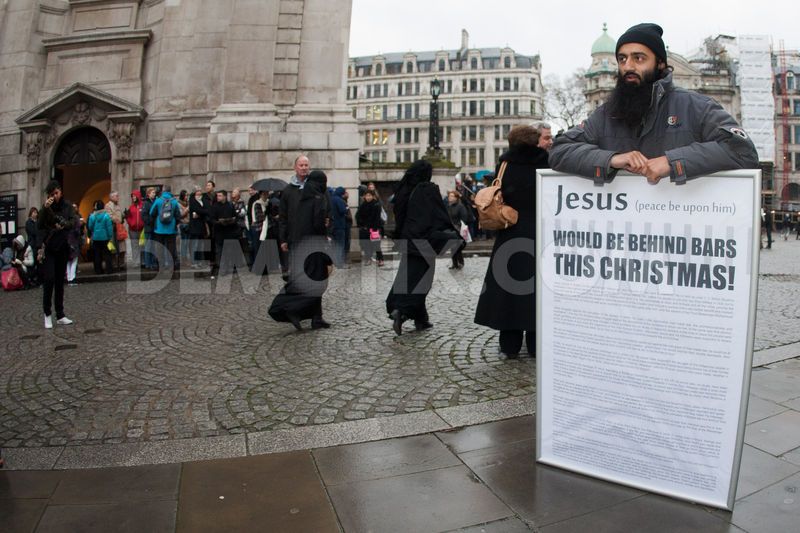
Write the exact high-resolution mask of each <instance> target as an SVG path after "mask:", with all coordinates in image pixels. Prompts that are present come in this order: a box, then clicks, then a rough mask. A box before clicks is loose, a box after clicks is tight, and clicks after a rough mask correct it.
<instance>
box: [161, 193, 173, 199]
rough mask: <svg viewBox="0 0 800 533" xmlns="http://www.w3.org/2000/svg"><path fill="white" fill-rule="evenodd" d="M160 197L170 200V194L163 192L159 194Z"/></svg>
mask: <svg viewBox="0 0 800 533" xmlns="http://www.w3.org/2000/svg"><path fill="white" fill-rule="evenodd" d="M161 197H162V198H172V193H171V192H167V191H163V192H162V193H161Z"/></svg>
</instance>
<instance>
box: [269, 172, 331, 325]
mask: <svg viewBox="0 0 800 533" xmlns="http://www.w3.org/2000/svg"><path fill="white" fill-rule="evenodd" d="M327 180H328V178H327V176H326V175H325V173H324V172H322V171H321V170H315V171H313V172H311V173H309V174H308V177H307V178H306V179H305V180H304V184H303V188H302V190H300V193H299V198H298V202H297V207H296V208H295V209H294V210H292V212H291V213H292V216H291V219H290V226H289V229H290V231H288V232H287V236H288V238H289V239H291V240H289V241H288V244H289V254H290V257H289V279H288V281H287V283H286V285H285V286H284V287H283V289H282V290H281V292H280V293H279V294H278V295H277V296H276V297H275V299H274V300H273V301H272V305H270V308H269V315H270V316H271V317H272V318H273V319H274V320H276V321H278V322H291V323H292V325H293V326H294V327H295V328H296V329H298V330H300V329H302V325H301V324H300V322H301V321H302V320H307V319H311V329H320V328H329V327H330V324H329V323H328V322H326V321H325V320H323V318H322V295H323V294H324V292H325V290H326V289H327V286H328V282H327V280H328V276H329V274H330V268H331V265H332V264H333V261H332V260H331V257H330V255H331V250H330V244H329V239H328V233H329V231H330V223H331V216H330V200H329V199H328V197H327V195H328V192H327ZM287 189H288V187H287ZM298 190H299V189H298Z"/></svg>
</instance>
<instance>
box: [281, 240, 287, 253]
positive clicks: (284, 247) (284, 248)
mask: <svg viewBox="0 0 800 533" xmlns="http://www.w3.org/2000/svg"><path fill="white" fill-rule="evenodd" d="M288 251H289V244H288V243H285V242H282V243H281V252H288Z"/></svg>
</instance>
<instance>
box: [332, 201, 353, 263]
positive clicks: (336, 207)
mask: <svg viewBox="0 0 800 533" xmlns="http://www.w3.org/2000/svg"><path fill="white" fill-rule="evenodd" d="M349 210H350V209H349V208H348V207H347V191H346V190H345V188H344V187H336V188H335V189H334V190H333V194H331V219H332V227H333V232H332V236H333V247H334V251H335V253H334V257H333V260H334V262H335V263H336V266H337V267H338V268H342V267H344V264H345V254H344V250H345V245H346V243H347V235H346V232H347V212H348V211H349Z"/></svg>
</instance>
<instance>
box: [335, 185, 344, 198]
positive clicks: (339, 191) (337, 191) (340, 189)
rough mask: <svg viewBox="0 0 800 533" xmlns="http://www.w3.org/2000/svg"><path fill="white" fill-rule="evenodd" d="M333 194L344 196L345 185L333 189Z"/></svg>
mask: <svg viewBox="0 0 800 533" xmlns="http://www.w3.org/2000/svg"><path fill="white" fill-rule="evenodd" d="M333 194H335V195H336V196H343V195H344V187H336V188H335V189H334V190H333Z"/></svg>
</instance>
